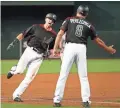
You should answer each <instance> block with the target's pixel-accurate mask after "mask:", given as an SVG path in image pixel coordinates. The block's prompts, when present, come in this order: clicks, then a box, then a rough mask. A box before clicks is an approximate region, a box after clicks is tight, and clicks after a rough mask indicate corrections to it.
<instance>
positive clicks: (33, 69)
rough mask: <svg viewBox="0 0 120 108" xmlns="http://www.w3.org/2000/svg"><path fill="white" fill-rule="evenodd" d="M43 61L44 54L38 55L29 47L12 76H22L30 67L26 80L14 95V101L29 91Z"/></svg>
mask: <svg viewBox="0 0 120 108" xmlns="http://www.w3.org/2000/svg"><path fill="white" fill-rule="evenodd" d="M42 61H43V54H38V53H37V52H35V51H34V50H33V49H32V48H30V47H27V48H26V49H25V51H24V53H23V55H22V56H21V58H20V60H19V62H18V64H17V68H16V71H15V72H13V73H12V74H22V73H23V72H24V70H25V69H26V67H28V70H27V73H26V76H25V78H24V80H23V81H22V82H21V83H20V85H19V86H18V88H17V89H16V90H15V91H14V93H13V99H14V98H15V97H20V96H21V95H22V94H23V92H24V91H25V90H26V89H27V87H28V86H29V84H30V83H31V81H32V80H33V79H34V78H35V76H36V74H37V72H38V70H39V67H40V65H41V63H42Z"/></svg>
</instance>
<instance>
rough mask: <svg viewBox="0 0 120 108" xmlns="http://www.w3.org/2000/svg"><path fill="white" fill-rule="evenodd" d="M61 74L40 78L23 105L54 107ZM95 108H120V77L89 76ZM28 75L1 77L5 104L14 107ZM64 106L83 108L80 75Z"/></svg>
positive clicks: (67, 92)
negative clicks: (19, 86) (14, 101)
mask: <svg viewBox="0 0 120 108" xmlns="http://www.w3.org/2000/svg"><path fill="white" fill-rule="evenodd" d="M58 76H59V75H58V74H39V75H37V76H36V78H35V79H34V81H33V82H32V83H31V85H30V86H29V88H28V89H27V90H26V91H25V93H24V94H23V95H22V99H23V100H24V102H23V104H26V103H27V104H44V105H52V98H53V96H54V90H55V86H56V82H57V79H58ZM88 77H89V82H90V86H91V101H92V106H111V107H112V106H113V107H114V108H116V107H117V108H120V73H89V74H88ZM23 78H24V75H16V76H13V78H11V79H7V78H6V76H4V75H2V77H1V81H2V82H1V84H2V85H1V101H2V102H7V103H9V102H10V103H13V100H12V93H13V92H14V90H15V88H16V87H17V86H18V85H19V83H20V82H21V81H22V80H23ZM62 103H63V105H64V106H80V105H81V94H80V83H79V79H78V75H77V74H70V75H69V78H68V80H67V84H66V89H65V95H64V99H63V101H62Z"/></svg>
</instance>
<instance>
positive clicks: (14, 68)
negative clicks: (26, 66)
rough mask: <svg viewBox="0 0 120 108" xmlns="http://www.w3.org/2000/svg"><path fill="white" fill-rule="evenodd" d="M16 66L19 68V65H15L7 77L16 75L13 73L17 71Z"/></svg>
mask: <svg viewBox="0 0 120 108" xmlns="http://www.w3.org/2000/svg"><path fill="white" fill-rule="evenodd" d="M16 68H17V65H15V66H13V67H12V68H11V70H10V71H9V72H8V74H7V79H10V78H11V77H12V76H13V75H14V74H12V73H13V72H15V71H16Z"/></svg>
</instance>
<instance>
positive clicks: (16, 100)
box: [14, 97, 23, 102]
mask: <svg viewBox="0 0 120 108" xmlns="http://www.w3.org/2000/svg"><path fill="white" fill-rule="evenodd" d="M14 101H15V102H23V100H22V99H21V98H20V97H16V98H15V99H14Z"/></svg>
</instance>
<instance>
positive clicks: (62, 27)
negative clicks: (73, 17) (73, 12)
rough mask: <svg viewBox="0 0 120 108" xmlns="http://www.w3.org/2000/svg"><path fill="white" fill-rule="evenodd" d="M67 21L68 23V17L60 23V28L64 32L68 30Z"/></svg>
mask: <svg viewBox="0 0 120 108" xmlns="http://www.w3.org/2000/svg"><path fill="white" fill-rule="evenodd" d="M68 23H69V19H68V18H67V19H65V20H64V22H63V23H62V26H61V27H60V30H63V31H64V32H66V31H67V30H68Z"/></svg>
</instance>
